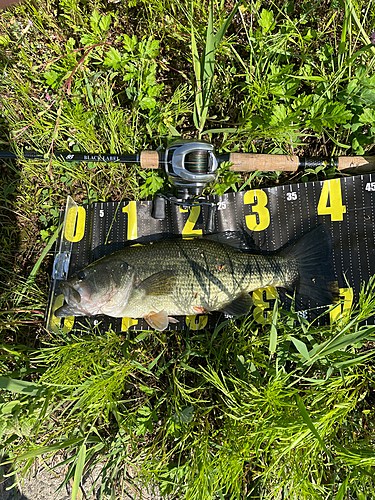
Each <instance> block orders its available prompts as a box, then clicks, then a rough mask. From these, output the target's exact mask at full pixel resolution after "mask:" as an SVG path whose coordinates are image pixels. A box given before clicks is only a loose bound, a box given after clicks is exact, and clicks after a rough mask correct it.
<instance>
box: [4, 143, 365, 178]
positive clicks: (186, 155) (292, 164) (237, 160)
mask: <svg viewBox="0 0 375 500" xmlns="http://www.w3.org/2000/svg"><path fill="white" fill-rule="evenodd" d="M205 154H208V155H209V156H211V155H213V156H214V157H215V158H216V161H217V163H218V164H220V163H223V162H225V161H228V162H230V163H232V166H231V167H230V170H232V171H237V172H252V171H256V170H259V171H263V172H265V171H266V172H269V171H285V172H294V171H297V170H299V169H302V170H304V169H305V168H314V167H317V166H318V165H322V164H323V163H326V164H327V165H330V166H334V167H336V168H338V170H345V169H348V168H350V169H358V168H361V167H365V170H366V171H367V170H370V169H375V156H339V157H299V156H296V155H272V154H259V153H225V154H222V155H216V153H215V151H214V146H212V145H211V144H210V143H208V142H205V141H197V140H194V139H180V140H177V141H175V142H173V143H172V144H171V145H170V146H169V147H168V148H166V149H165V150H158V151H151V150H145V151H141V152H140V153H135V154H127V155H124V154H115V153H75V152H57V153H54V158H55V159H57V160H63V161H66V162H81V161H89V162H102V163H111V162H114V163H139V164H140V165H141V167H142V168H152V169H158V168H163V167H164V166H165V165H166V164H170V163H173V161H176V160H177V159H179V158H181V159H182V163H183V164H184V165H189V164H192V165H194V167H190V168H192V170H194V169H195V170H198V173H202V172H201V170H202V168H205V167H206V168H207V159H206V158H205V157H204V155H205ZM0 158H4V159H10V160H21V159H23V160H35V159H41V160H43V159H46V155H45V154H44V153H40V152H38V151H24V152H23V153H22V155H17V154H15V153H12V152H11V151H0ZM47 158H49V157H47Z"/></svg>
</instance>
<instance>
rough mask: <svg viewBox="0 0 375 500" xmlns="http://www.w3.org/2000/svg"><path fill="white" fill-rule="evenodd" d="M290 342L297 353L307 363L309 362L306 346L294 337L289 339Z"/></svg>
mask: <svg viewBox="0 0 375 500" xmlns="http://www.w3.org/2000/svg"><path fill="white" fill-rule="evenodd" d="M290 340H291V341H292V342H293V344H294V345H295V347H296V349H297V351H298V352H299V353H300V354H301V356H302V357H303V358H305V359H306V360H307V361H310V355H309V351H308V349H307V346H306V344H305V343H304V342H302V341H301V340H298V339H296V338H294V337H290Z"/></svg>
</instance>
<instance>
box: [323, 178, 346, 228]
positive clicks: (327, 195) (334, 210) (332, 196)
mask: <svg viewBox="0 0 375 500" xmlns="http://www.w3.org/2000/svg"><path fill="white" fill-rule="evenodd" d="M344 214H346V205H343V204H342V194H341V182H340V179H331V180H329V181H324V183H323V187H322V192H321V194H320V198H319V202H318V215H330V216H331V221H342V220H344Z"/></svg>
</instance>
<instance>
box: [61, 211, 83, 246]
mask: <svg viewBox="0 0 375 500" xmlns="http://www.w3.org/2000/svg"><path fill="white" fill-rule="evenodd" d="M85 225H86V210H85V209H84V208H83V207H71V208H69V210H68V213H67V214H66V219H65V231H64V236H65V239H67V240H68V241H72V242H73V243H76V242H77V241H80V240H81V239H82V238H83V236H84V234H85Z"/></svg>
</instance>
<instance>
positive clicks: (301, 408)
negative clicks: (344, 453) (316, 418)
mask: <svg viewBox="0 0 375 500" xmlns="http://www.w3.org/2000/svg"><path fill="white" fill-rule="evenodd" d="M295 400H296V403H297V405H298V408H299V412H300V414H301V416H302V418H303V420H304V421H305V423H306V425H307V427H308V428H309V429H310V431H311V432H312V434H313V435H314V436H315V437H316V439H317V440H318V441H319V444H320V446H321V447H322V448H323V450H324V451H325V452H326V454H327V456H330V454H329V452H328V450H327V448H326V445H325V444H324V441H323V439H322V438H321V436H320V434H319V432H318V431H317V429H316V427H315V425H314V423H313V421H312V420H311V418H310V415H309V414H308V412H307V410H306V407H305V405H304V403H303V400H302V398H301V397H300V396H298V394H296V395H295Z"/></svg>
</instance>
